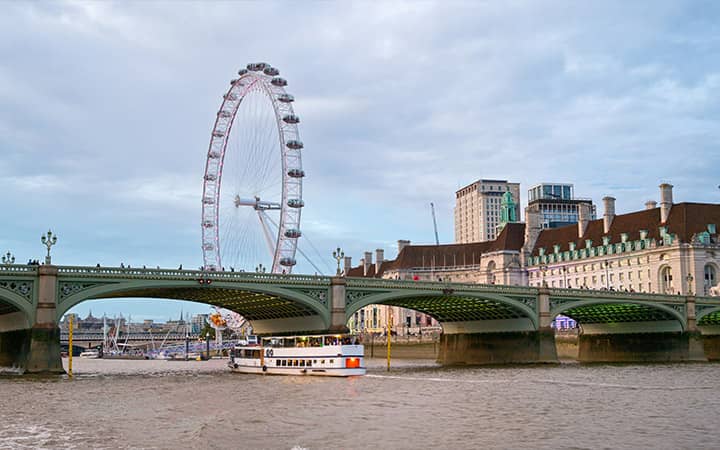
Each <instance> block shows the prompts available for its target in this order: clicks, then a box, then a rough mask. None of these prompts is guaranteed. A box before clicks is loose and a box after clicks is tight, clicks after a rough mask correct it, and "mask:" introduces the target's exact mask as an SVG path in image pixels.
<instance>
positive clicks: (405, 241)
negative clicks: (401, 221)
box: [398, 239, 410, 255]
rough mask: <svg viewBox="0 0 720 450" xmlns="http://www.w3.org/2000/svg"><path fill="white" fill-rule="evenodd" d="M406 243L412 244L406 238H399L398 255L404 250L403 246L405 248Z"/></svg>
mask: <svg viewBox="0 0 720 450" xmlns="http://www.w3.org/2000/svg"><path fill="white" fill-rule="evenodd" d="M406 245H410V241H408V240H405V239H398V255H399V254H400V252H401V251H402V249H403V248H405V246H406Z"/></svg>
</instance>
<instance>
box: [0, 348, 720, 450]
mask: <svg viewBox="0 0 720 450" xmlns="http://www.w3.org/2000/svg"><path fill="white" fill-rule="evenodd" d="M65 363H67V361H65ZM226 363H227V360H222V359H215V360H212V361H206V362H202V361H189V362H168V361H118V360H89V359H88V360H83V359H78V358H76V359H74V361H73V366H74V370H75V375H76V376H75V378H74V379H72V380H69V379H67V378H66V377H55V378H33V377H7V376H6V377H1V378H0V398H1V403H0V449H15V448H47V449H51V448H52V449H64V448H79V449H86V448H97V449H101V448H108V449H111V448H127V449H131V448H147V449H170V448H203V447H204V448H218V449H221V448H232V449H266V448H267V449H288V450H290V449H364V448H383V449H419V448H452V449H478V448H490V449H501V448H503V449H504V448H512V449H535V448H556V449H557V448H567V449H599V448H628V449H629V448H633V449H635V448H654V449H658V448H667V449H676V448H717V446H718V442H719V441H720V396H719V395H717V394H716V389H717V385H718V380H719V379H720V365H719V364H653V365H580V364H562V365H558V366H517V367H501V368H498V367H492V368H490V367H482V368H480V367H478V368H441V367H439V366H436V365H434V364H433V363H431V362H427V361H400V360H398V361H394V362H393V366H394V367H393V369H392V370H391V371H390V372H389V373H388V372H386V371H385V367H384V363H385V362H384V360H379V359H373V360H368V367H369V370H368V375H367V376H365V377H357V378H321V377H282V376H259V375H243V374H231V373H229V372H228V371H227V370H226V369H225V364H226Z"/></svg>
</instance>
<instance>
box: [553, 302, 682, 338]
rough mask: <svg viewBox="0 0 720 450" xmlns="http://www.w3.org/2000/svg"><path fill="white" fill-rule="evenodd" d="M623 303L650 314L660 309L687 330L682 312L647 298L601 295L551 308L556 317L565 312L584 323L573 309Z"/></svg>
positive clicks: (616, 305)
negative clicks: (605, 296)
mask: <svg viewBox="0 0 720 450" xmlns="http://www.w3.org/2000/svg"><path fill="white" fill-rule="evenodd" d="M551 303H552V298H551ZM622 305H634V306H639V307H642V308H643V309H644V311H647V312H648V313H649V314H652V312H653V311H659V312H660V313H661V314H664V315H665V316H667V317H666V319H668V320H673V319H674V320H677V321H678V322H679V324H680V328H681V330H682V331H686V328H687V319H686V317H685V315H684V314H682V313H680V312H679V311H677V310H675V309H673V308H672V307H670V306H667V305H664V304H661V303H655V302H651V301H645V300H633V299H629V298H624V299H615V298H602V297H600V298H592V299H583V300H577V301H566V302H563V303H562V304H560V305H558V306H555V307H554V308H551V309H550V317H551V318H553V319H554V318H555V317H557V316H558V315H560V314H563V315H567V316H568V317H570V318H573V319H575V320H577V322H578V323H580V324H581V325H582V324H583V321H582V319H581V318H576V317H573V316H574V315H575V316H577V315H578V314H573V311H572V310H578V309H580V308H586V309H587V310H588V311H589V310H590V309H591V308H593V307H603V306H610V307H612V306H615V307H620V306H622ZM683 308H684V306H683ZM596 309H597V308H596ZM655 320H657V319H655ZM650 321H652V320H650ZM618 322H630V321H623V320H619V321H618ZM586 323H587V322H586ZM594 323H611V322H594Z"/></svg>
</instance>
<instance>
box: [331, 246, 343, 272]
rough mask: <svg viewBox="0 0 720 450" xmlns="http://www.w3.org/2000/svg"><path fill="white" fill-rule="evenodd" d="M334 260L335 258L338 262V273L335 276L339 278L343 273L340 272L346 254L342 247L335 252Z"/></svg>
mask: <svg viewBox="0 0 720 450" xmlns="http://www.w3.org/2000/svg"><path fill="white" fill-rule="evenodd" d="M333 258H335V261H337V272H335V275H337V276H338V277H339V276H340V275H342V271H341V270H340V261H342V259H343V258H345V252H344V251H342V249H341V248H340V247H338V248H337V249H336V250H335V251H334V252H333Z"/></svg>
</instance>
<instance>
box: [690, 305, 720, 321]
mask: <svg viewBox="0 0 720 450" xmlns="http://www.w3.org/2000/svg"><path fill="white" fill-rule="evenodd" d="M710 316H713V317H712V319H713V322H714V323H717V322H715V320H718V321H720V317H716V316H720V306H716V307H713V308H707V309H702V310H701V311H700V312H698V313H697V316H696V318H695V319H696V320H697V323H698V325H705V324H701V323H700V322H701V321H702V319H706V318H710Z"/></svg>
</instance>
